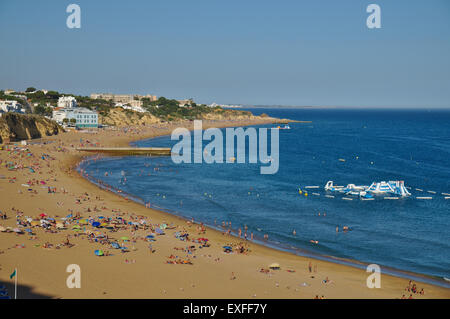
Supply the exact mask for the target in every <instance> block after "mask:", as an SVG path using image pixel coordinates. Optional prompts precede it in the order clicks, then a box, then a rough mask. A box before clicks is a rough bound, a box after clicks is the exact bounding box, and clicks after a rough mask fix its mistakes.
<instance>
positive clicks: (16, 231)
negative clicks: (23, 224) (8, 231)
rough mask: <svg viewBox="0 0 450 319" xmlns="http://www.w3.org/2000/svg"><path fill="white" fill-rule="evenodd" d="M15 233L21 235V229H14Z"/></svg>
mask: <svg viewBox="0 0 450 319" xmlns="http://www.w3.org/2000/svg"><path fill="white" fill-rule="evenodd" d="M13 232H15V233H18V234H21V233H22V230H21V229H19V228H14V229H13Z"/></svg>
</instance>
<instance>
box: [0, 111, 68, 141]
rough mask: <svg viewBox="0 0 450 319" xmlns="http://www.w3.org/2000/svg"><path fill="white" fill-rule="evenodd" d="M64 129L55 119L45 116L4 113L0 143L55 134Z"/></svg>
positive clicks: (1, 119) (0, 122)
mask: <svg viewBox="0 0 450 319" xmlns="http://www.w3.org/2000/svg"><path fill="white" fill-rule="evenodd" d="M63 131H64V130H63V129H62V128H61V127H60V126H59V125H58V124H57V123H56V122H55V121H52V120H49V119H47V118H45V117H43V116H38V115H25V114H17V113H4V114H2V116H1V117H0V143H6V142H9V141H20V140H28V139H33V138H39V137H43V136H49V135H55V134H58V133H60V132H63Z"/></svg>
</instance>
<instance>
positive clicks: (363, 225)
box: [83, 108, 450, 278]
mask: <svg viewBox="0 0 450 319" xmlns="http://www.w3.org/2000/svg"><path fill="white" fill-rule="evenodd" d="M251 111H252V112H253V113H254V114H260V113H267V114H269V115H271V116H275V117H281V118H290V119H294V120H308V121H312V123H293V124H291V125H290V126H291V130H280V132H279V133H280V165H279V171H278V173H277V174H274V175H261V174H260V166H261V165H264V164H261V163H258V164H174V163H173V162H172V160H171V158H170V157H159V158H151V157H115V158H104V159H100V160H96V161H87V162H85V163H84V164H83V168H84V169H85V170H86V171H87V172H88V173H89V175H90V176H91V177H92V178H95V179H98V180H101V181H103V182H104V183H106V184H108V185H111V186H113V187H115V188H118V189H121V190H123V191H124V192H127V193H129V194H132V195H134V197H135V198H136V199H138V200H141V201H143V202H150V204H151V205H152V206H154V207H158V208H161V209H165V210H166V211H169V212H171V213H175V214H179V215H181V216H184V217H187V218H191V217H193V218H194V219H195V220H196V221H203V222H204V223H206V224H208V225H213V226H214V225H216V224H217V225H218V226H220V225H221V223H222V221H231V222H232V226H233V229H237V228H239V227H241V228H242V229H243V227H244V225H246V226H247V227H248V235H250V232H253V233H254V235H255V238H257V239H262V237H263V235H264V234H267V235H268V236H269V241H268V244H269V245H272V246H276V247H279V248H282V249H289V250H291V251H293V252H296V253H301V254H304V253H313V254H319V255H323V256H331V257H335V258H339V259H350V260H357V261H361V262H364V263H376V264H379V265H381V266H387V267H391V268H393V269H398V270H404V271H410V272H414V273H418V274H425V275H429V276H435V277H438V278H443V277H446V278H450V199H445V198H444V196H445V195H442V193H450V111H449V110H336V109H307V108H304V109H277V108H273V109H260V108H255V109H251ZM265 127H273V125H266V126H265ZM175 143H176V141H171V140H170V137H167V136H165V137H159V138H154V139H150V140H143V141H138V142H136V143H134V144H135V145H137V146H141V147H143V146H147V147H149V146H171V145H173V144H175ZM206 143H207V142H204V144H206ZM339 159H345V161H340V160H339ZM105 172H108V173H109V175H108V176H105ZM124 176H125V177H126V182H124V178H123V177H124ZM329 180H333V181H334V182H335V184H336V185H347V184H350V183H352V184H356V185H370V184H371V183H372V182H373V181H389V180H404V181H405V184H406V186H408V187H411V189H410V192H411V193H412V196H411V197H409V198H404V199H399V200H387V199H383V198H382V197H380V196H377V197H376V199H375V200H373V201H361V200H359V199H358V198H356V197H355V198H354V199H353V200H352V201H348V200H342V197H343V196H342V195H336V196H335V198H329V197H326V196H324V195H327V194H328V195H334V194H330V193H327V192H325V191H324V189H323V186H324V185H325V183H326V182H327V181H329ZM305 186H320V188H318V189H307V192H308V196H304V193H303V194H299V192H298V188H302V189H303V190H305V188H304V187H305ZM417 189H421V190H423V191H419V190H417ZM428 191H431V192H436V193H430V192H428ZM312 193H318V194H319V196H318V195H313V194H312ZM417 196H427V197H428V196H431V197H432V199H431V200H425V199H416V197H417ZM447 196H448V195H447ZM319 213H320V216H319ZM325 214H326V216H325ZM337 226H338V227H339V230H340V231H339V232H336V227H337ZM343 226H348V227H350V228H351V231H349V232H346V233H344V232H342V227H343ZM294 229H295V231H296V235H294V234H293V230H294ZM310 240H314V241H318V244H314V243H311V242H310Z"/></svg>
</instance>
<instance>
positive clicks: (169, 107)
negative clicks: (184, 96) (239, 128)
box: [142, 97, 221, 121]
mask: <svg viewBox="0 0 450 319" xmlns="http://www.w3.org/2000/svg"><path fill="white" fill-rule="evenodd" d="M142 102H143V107H144V108H145V109H146V110H147V111H149V112H150V114H152V115H154V116H156V117H158V118H161V119H164V120H167V121H173V120H177V119H187V120H194V119H196V118H199V117H200V116H201V115H203V114H206V113H211V112H214V111H215V110H217V109H221V108H220V107H216V108H211V107H208V106H206V105H205V104H201V105H197V104H195V103H193V104H192V105H191V106H190V107H180V105H179V103H178V101H177V100H170V99H166V98H165V97H160V98H159V99H158V100H156V101H150V100H149V99H147V98H144V99H142Z"/></svg>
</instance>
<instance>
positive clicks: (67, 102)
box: [58, 95, 77, 109]
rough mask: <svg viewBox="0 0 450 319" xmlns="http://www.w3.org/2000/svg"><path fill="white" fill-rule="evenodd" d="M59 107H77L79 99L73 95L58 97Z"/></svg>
mask: <svg viewBox="0 0 450 319" xmlns="http://www.w3.org/2000/svg"><path fill="white" fill-rule="evenodd" d="M58 107H63V108H68V109H70V108H74V107H77V100H76V99H75V98H74V97H73V96H64V95H63V96H60V97H59V99H58Z"/></svg>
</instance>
